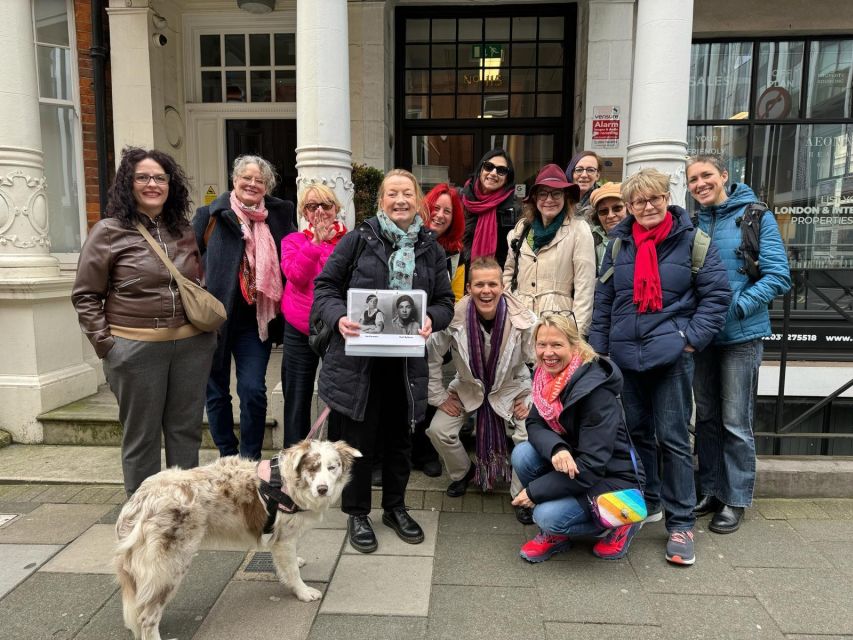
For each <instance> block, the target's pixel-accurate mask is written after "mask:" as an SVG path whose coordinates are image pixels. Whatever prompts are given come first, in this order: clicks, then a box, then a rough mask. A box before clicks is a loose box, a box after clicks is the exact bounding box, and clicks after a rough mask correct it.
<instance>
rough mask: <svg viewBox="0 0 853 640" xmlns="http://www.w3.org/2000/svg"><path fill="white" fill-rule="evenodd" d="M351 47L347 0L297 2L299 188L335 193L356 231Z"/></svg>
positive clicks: (297, 181) (307, 0)
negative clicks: (325, 187)
mask: <svg viewBox="0 0 853 640" xmlns="http://www.w3.org/2000/svg"><path fill="white" fill-rule="evenodd" d="M348 42H349V37H348V29H347V2H346V0H297V3H296V170H297V172H298V176H297V178H296V186H297V188H301V187H302V186H304V185H305V184H307V183H310V182H320V183H323V184H326V185H328V186H330V187H332V188H334V190H335V193H336V194H337V196H338V199H339V200H340V201H341V204H342V205H343V210H344V219H345V223H346V225H347V226H348V227H349V228H352V226H353V223H354V221H355V209H354V207H353V185H352V149H351V144H350V102H349V99H350V92H349V45H348Z"/></svg>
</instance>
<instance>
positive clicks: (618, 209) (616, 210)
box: [596, 204, 625, 218]
mask: <svg viewBox="0 0 853 640" xmlns="http://www.w3.org/2000/svg"><path fill="white" fill-rule="evenodd" d="M623 211H625V205H624V204H614V205H613V206H612V207H601V209H599V210H598V211H596V213H597V214H598V215H600V216H602V217H603V218H606V217H607V216H609V215H610V214H611V213H612V214H613V215H617V214H620V213H622V212H623Z"/></svg>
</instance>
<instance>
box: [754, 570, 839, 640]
mask: <svg viewBox="0 0 853 640" xmlns="http://www.w3.org/2000/svg"><path fill="white" fill-rule="evenodd" d="M741 571H743V572H744V574H745V576H746V579H747V581H749V583H750V584H751V585H752V588H753V590H754V591H755V595H756V598H758V600H759V602H761V604H762V605H763V606H764V608H765V609H766V610H767V612H768V613H769V614H770V615H771V616H772V617H773V619H774V620H775V621H776V624H777V625H778V626H779V628H780V629H781V630H782V631H783V632H785V633H804V634H808V633H812V634H836V635H853V615H851V611H853V576H851V575H849V574H844V573H841V572H837V571H812V570H810V569H790V568H784V569H741Z"/></svg>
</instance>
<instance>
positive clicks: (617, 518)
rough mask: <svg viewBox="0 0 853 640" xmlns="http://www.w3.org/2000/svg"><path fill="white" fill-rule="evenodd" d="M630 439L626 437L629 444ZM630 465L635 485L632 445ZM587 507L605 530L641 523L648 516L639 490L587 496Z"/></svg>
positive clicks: (637, 472)
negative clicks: (588, 506) (632, 467)
mask: <svg viewBox="0 0 853 640" xmlns="http://www.w3.org/2000/svg"><path fill="white" fill-rule="evenodd" d="M630 440H631V437H630V436H628V442H629V443H630ZM630 447H631V449H630V452H631V463H632V464H633V465H634V476H635V477H636V478H637V485H639V484H640V472H639V470H638V469H637V457H636V454H635V453H634V445H633V444H631V445H630ZM589 505H590V508H591V509H592V512H593V514H594V515H595V517H596V518H597V519H598V522H599V523H600V524H601V526H602V527H604V528H605V529H615V528H616V527H622V526H624V525H626V524H636V523H638V522H642V521H643V520H645V519H646V516H648V515H649V514H648V510H647V509H646V501H645V499H644V498H643V492H642V491H640V490H639V489H621V490H619V491H608V492H607V493H600V494H598V495H597V496H589Z"/></svg>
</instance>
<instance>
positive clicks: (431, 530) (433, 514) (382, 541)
mask: <svg viewBox="0 0 853 640" xmlns="http://www.w3.org/2000/svg"><path fill="white" fill-rule="evenodd" d="M409 514H410V515H411V516H412V518H414V519H415V521H416V522H417V523H418V524H419V525H421V529H423V530H424V541H423V542H422V543H420V544H409V543H407V542H403V541H402V540H401V539H400V536H398V535H397V534H396V532H395V531H394V530H393V529H392V528H391V527H388V526H386V525H385V524H384V523H383V522H382V509H374V510H373V511H371V512H370V519H371V520H372V521H373V532H374V533H375V534H376V541H377V543H378V544H379V548H378V549H377V550H376V553H377V554H381V555H385V556H429V557H432V556H434V555H435V541H436V536H437V534H438V516H439V514H438V512H437V511H414V510H412V511H409ZM343 552H344V553H345V554H354V553H357V554H359V555H360V554H361V552H360V551H356V550H355V549H353V548H352V545H350V544H349V543H347V544H346V545H344V549H343Z"/></svg>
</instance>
